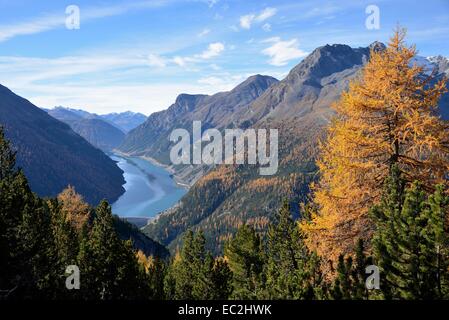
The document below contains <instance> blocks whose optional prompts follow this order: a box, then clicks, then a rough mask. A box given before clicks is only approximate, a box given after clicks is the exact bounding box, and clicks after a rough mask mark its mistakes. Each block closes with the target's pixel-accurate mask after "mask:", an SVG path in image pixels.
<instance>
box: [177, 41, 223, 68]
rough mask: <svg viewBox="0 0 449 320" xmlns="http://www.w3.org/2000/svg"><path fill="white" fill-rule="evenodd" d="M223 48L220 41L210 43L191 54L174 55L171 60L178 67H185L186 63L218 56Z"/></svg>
mask: <svg viewBox="0 0 449 320" xmlns="http://www.w3.org/2000/svg"><path fill="white" fill-rule="evenodd" d="M224 50H225V45H224V44H223V43H222V42H214V43H210V44H209V45H208V47H207V49H206V50H204V51H203V52H201V53H199V54H195V55H193V56H187V57H181V56H175V57H174V58H173V59H172V61H173V63H175V64H177V65H178V66H180V67H185V66H186V65H187V64H188V63H198V62H202V61H204V60H209V59H212V58H214V57H217V56H219V55H220V54H221V53H222V52H223V51H224Z"/></svg>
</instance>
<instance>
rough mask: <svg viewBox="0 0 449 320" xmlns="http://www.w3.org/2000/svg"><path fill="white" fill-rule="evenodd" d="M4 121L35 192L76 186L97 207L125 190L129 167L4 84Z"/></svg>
mask: <svg viewBox="0 0 449 320" xmlns="http://www.w3.org/2000/svg"><path fill="white" fill-rule="evenodd" d="M0 125H2V126H3V127H4V128H5V132H6V136H7V138H8V139H10V140H11V142H12V144H13V146H14V147H15V148H16V149H17V151H18V153H17V157H18V158H17V160H18V166H20V167H22V168H23V170H24V172H25V174H26V176H27V178H28V180H29V182H30V185H31V188H32V190H33V191H34V192H36V193H38V194H39V195H40V196H56V195H57V194H58V193H60V192H61V191H62V190H63V189H64V188H66V187H67V185H69V184H70V185H73V186H75V187H76V190H77V191H78V192H79V193H80V194H82V195H83V196H84V198H85V199H86V200H87V201H88V202H89V203H90V204H93V205H96V204H97V203H98V202H99V201H100V200H102V199H107V200H109V201H110V202H114V201H115V200H116V199H117V198H118V197H119V196H120V195H121V194H122V193H123V192H124V189H123V187H122V185H123V184H124V183H125V181H124V179H123V171H122V170H121V169H119V168H118V166H117V165H116V163H115V162H114V161H112V160H111V159H110V158H109V157H108V156H106V155H105V154H104V153H103V152H102V151H100V150H98V149H97V148H94V147H92V146H91V145H90V144H89V143H88V142H87V141H86V140H85V139H83V138H82V137H80V136H79V135H78V134H76V133H75V132H74V131H73V130H72V129H71V128H70V127H69V126H68V125H67V124H65V123H63V122H61V121H59V120H56V119H55V118H53V117H51V116H49V115H48V114H47V113H46V112H45V111H43V110H41V109H39V108H37V107H36V106H34V105H33V104H32V103H30V102H29V101H28V100H26V99H24V98H22V97H19V96H17V95H16V94H14V93H13V92H12V91H10V90H9V89H8V88H6V87H4V86H1V85H0Z"/></svg>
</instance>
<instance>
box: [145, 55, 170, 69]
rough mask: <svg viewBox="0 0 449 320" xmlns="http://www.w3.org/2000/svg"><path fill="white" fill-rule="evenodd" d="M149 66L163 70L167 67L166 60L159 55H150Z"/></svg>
mask: <svg viewBox="0 0 449 320" xmlns="http://www.w3.org/2000/svg"><path fill="white" fill-rule="evenodd" d="M148 64H149V65H150V66H153V67H159V68H163V67H165V66H166V65H167V61H166V59H164V58H163V57H161V56H160V55H157V54H149V55H148Z"/></svg>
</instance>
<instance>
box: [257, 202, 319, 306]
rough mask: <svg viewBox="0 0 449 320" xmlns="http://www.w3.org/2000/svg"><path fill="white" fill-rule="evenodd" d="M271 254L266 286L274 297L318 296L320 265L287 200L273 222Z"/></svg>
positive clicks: (271, 228)
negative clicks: (304, 237) (316, 291)
mask: <svg viewBox="0 0 449 320" xmlns="http://www.w3.org/2000/svg"><path fill="white" fill-rule="evenodd" d="M267 256H268V261H267V267H266V269H267V270H266V287H267V291H268V296H269V297H270V299H313V298H316V297H315V293H314V290H315V288H318V287H319V285H320V284H319V283H317V282H316V278H315V277H314V275H315V273H319V265H316V264H311V263H309V260H311V259H313V257H312V255H311V253H310V252H309V250H308V249H307V248H306V247H305V245H304V243H303V239H302V236H301V234H300V230H299V226H298V225H297V224H296V223H295V222H294V221H293V219H292V218H291V213H290V205H289V203H288V202H287V201H285V202H284V204H283V206H282V208H281V209H280V211H279V213H278V215H277V216H276V219H275V221H274V222H273V224H271V225H270V226H269V229H268V240H267ZM309 267H312V269H310V268H309ZM318 279H320V277H318Z"/></svg>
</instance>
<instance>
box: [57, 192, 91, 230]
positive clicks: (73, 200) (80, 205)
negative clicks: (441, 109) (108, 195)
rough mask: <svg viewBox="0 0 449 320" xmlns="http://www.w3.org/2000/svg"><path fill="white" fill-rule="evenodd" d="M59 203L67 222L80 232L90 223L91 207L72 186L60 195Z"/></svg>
mask: <svg viewBox="0 0 449 320" xmlns="http://www.w3.org/2000/svg"><path fill="white" fill-rule="evenodd" d="M58 201H59V202H60V203H61V205H62V206H61V209H62V211H63V213H64V214H65V216H66V218H67V221H70V223H71V224H72V226H73V227H74V228H75V229H76V230H78V231H80V230H81V229H82V227H83V226H84V224H85V223H86V222H87V221H88V219H89V215H90V208H89V205H88V204H87V203H86V202H84V199H83V197H82V196H81V195H80V194H78V193H76V190H75V188H74V187H72V186H68V187H67V188H66V189H64V190H63V191H62V192H61V193H60V194H59V195H58Z"/></svg>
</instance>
